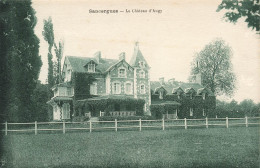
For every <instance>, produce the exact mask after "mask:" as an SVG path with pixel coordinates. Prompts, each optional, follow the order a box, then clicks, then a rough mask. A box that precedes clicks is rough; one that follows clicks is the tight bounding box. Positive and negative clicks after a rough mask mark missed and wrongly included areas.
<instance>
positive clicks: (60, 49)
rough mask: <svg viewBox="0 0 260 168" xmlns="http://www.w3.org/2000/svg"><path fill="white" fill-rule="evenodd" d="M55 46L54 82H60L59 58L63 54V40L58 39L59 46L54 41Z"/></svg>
mask: <svg viewBox="0 0 260 168" xmlns="http://www.w3.org/2000/svg"><path fill="white" fill-rule="evenodd" d="M54 47H55V54H56V59H57V68H56V72H55V78H56V83H61V81H62V79H61V59H62V56H63V49H64V42H63V41H60V42H59V46H57V45H56V43H54Z"/></svg>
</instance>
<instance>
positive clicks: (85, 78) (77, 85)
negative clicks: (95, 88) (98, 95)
mask: <svg viewBox="0 0 260 168" xmlns="http://www.w3.org/2000/svg"><path fill="white" fill-rule="evenodd" d="M72 77H73V80H72V81H73V85H74V96H75V99H76V100H79V99H87V98H90V97H92V96H91V95H90V85H91V84H92V83H93V82H94V81H96V78H95V77H94V76H93V75H92V74H88V73H80V72H74V73H73V75H72Z"/></svg>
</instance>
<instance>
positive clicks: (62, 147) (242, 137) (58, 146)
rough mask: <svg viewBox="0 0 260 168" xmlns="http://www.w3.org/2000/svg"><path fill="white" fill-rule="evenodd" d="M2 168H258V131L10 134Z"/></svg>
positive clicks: (173, 130)
mask: <svg viewBox="0 0 260 168" xmlns="http://www.w3.org/2000/svg"><path fill="white" fill-rule="evenodd" d="M3 143H4V146H5V152H4V154H5V158H6V160H7V165H5V167H14V168H15V167H19V168H22V167H26V168H30V167H51V168H52V167H53V168H54V167H57V168H58V167H60V168H71V167H82V168H83V167H100V168H101V167H111V168H116V167H151V168H155V167H199V168H203V167H243V168H244V167H245V168H246V167H250V168H251V167H259V128H258V127H249V128H246V127H233V128H229V129H227V128H209V129H206V128H203V129H201V128H200V129H195V128H194V129H187V130H185V129H171V130H165V131H162V130H144V131H141V132H139V131H137V130H135V131H118V132H113V131H111V132H92V133H89V132H88V131H86V132H83V131H81V132H69V133H66V134H62V133H48V134H47V133H43V134H38V135H33V134H19V133H13V134H10V135H8V136H5V137H4V139H3Z"/></svg>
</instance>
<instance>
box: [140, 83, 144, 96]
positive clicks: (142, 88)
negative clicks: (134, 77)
mask: <svg viewBox="0 0 260 168" xmlns="http://www.w3.org/2000/svg"><path fill="white" fill-rule="evenodd" d="M140 93H141V94H145V86H144V85H141V86H140Z"/></svg>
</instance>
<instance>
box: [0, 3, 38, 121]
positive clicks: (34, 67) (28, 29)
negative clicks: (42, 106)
mask: <svg viewBox="0 0 260 168" xmlns="http://www.w3.org/2000/svg"><path fill="white" fill-rule="evenodd" d="M31 5H32V4H31V1H30V0H26V1H1V2H0V6H1V8H2V9H3V11H4V12H3V13H4V14H3V15H0V20H1V27H2V28H1V32H0V34H1V35H0V37H1V40H0V41H1V49H3V50H1V61H0V62H1V64H2V65H4V66H3V69H1V80H3V83H1V88H2V89H3V90H6V91H4V92H2V90H1V93H0V95H2V96H1V102H2V100H3V103H4V104H1V106H5V109H4V110H5V114H8V117H9V118H8V120H9V121H14V122H18V121H19V122H27V121H31V119H32V115H33V114H32V111H31V104H32V94H33V90H34V89H35V87H36V82H37V79H38V76H39V72H40V68H41V65H42V62H41V57H40V56H39V39H38V38H37V37H36V35H35V34H34V27H35V25H36V22H37V18H36V17H35V11H34V10H33V8H32V7H31ZM1 12H2V10H1ZM2 77H3V78H2ZM2 84H3V86H2ZM2 98H3V99H2ZM6 108H7V109H6ZM7 111H8V113H7Z"/></svg>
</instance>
